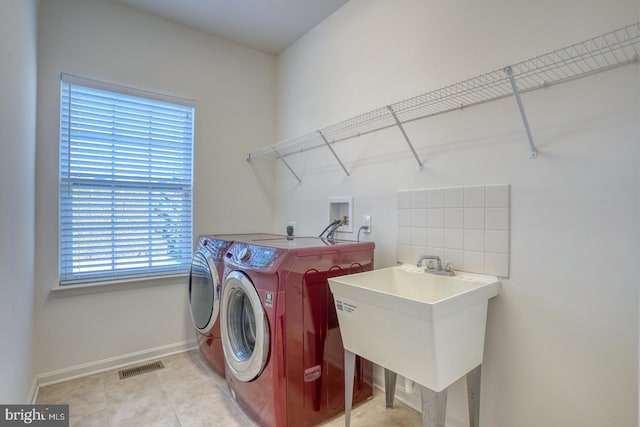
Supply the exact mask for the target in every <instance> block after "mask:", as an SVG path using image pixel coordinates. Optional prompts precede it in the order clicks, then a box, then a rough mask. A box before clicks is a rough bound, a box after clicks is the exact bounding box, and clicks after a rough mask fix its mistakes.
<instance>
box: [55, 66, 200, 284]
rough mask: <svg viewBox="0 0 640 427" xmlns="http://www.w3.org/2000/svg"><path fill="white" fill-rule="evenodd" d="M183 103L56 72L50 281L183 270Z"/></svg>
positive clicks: (188, 192) (189, 127)
mask: <svg viewBox="0 0 640 427" xmlns="http://www.w3.org/2000/svg"><path fill="white" fill-rule="evenodd" d="M193 123H194V108H193V103H192V102H191V101H188V100H182V99H176V98H173V97H166V96H163V95H159V94H149V93H147V92H142V91H137V90H134V89H129V88H123V87H119V86H114V85H109V84H104V83H100V82H94V81H90V80H84V79H79V78H77V77H73V76H69V75H65V74H63V75H62V79H61V92H60V259H59V268H60V284H61V285H68V284H75V283H86V282H92V281H105V280H114V279H123V278H134V277H148V276H155V275H166V274H175V273H181V272H186V271H188V268H189V264H190V261H191V250H192V246H191V245H192V168H193V156H192V153H193Z"/></svg>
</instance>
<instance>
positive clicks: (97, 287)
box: [51, 273, 189, 297]
mask: <svg viewBox="0 0 640 427" xmlns="http://www.w3.org/2000/svg"><path fill="white" fill-rule="evenodd" d="M188 280H189V275H188V274H185V273H180V274H171V275H166V276H156V277H140V278H136V279H125V280H111V281H104V282H95V283H87V284H79V285H64V286H57V287H55V288H51V294H53V295H55V296H56V297H70V296H76V295H87V294H97V293H101V292H113V291H122V290H127V289H139V288H147V287H150V286H165V285H176V284H183V285H184V284H185V283H186V282H187V281H188Z"/></svg>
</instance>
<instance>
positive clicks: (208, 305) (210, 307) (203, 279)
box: [189, 249, 220, 334]
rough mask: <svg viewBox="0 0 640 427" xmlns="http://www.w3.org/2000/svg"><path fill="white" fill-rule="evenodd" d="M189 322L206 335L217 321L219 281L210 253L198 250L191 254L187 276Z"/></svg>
mask: <svg viewBox="0 0 640 427" xmlns="http://www.w3.org/2000/svg"><path fill="white" fill-rule="evenodd" d="M189 305H190V306H191V320H192V321H193V325H194V326H195V327H196V329H197V330H198V331H200V332H201V333H203V334H206V333H207V332H209V331H210V330H211V328H212V327H213V325H214V323H215V322H216V320H217V319H218V313H219V310H220V279H219V278H218V271H217V269H216V266H215V263H214V262H213V258H212V256H211V253H210V252H209V251H208V250H206V249H200V250H198V251H196V252H195V253H194V254H193V259H192V261H191V273H190V274H189Z"/></svg>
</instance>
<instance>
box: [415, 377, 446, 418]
mask: <svg viewBox="0 0 640 427" xmlns="http://www.w3.org/2000/svg"><path fill="white" fill-rule="evenodd" d="M420 392H421V395H422V425H423V427H445V425H444V420H445V418H446V415H447V389H446V388H445V389H444V390H442V391H433V390H430V389H428V388H426V387H425V386H421V387H420Z"/></svg>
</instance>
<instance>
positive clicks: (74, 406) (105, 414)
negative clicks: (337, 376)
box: [36, 351, 422, 427]
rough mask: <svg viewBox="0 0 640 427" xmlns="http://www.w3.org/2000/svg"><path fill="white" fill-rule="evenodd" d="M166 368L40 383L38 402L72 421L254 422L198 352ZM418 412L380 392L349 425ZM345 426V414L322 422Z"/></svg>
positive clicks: (383, 425)
mask: <svg viewBox="0 0 640 427" xmlns="http://www.w3.org/2000/svg"><path fill="white" fill-rule="evenodd" d="M160 360H162V362H163V364H164V366H165V368H164V369H160V370H157V371H153V372H148V373H145V374H141V375H137V376H134V377H130V378H126V379H124V380H121V379H119V377H118V372H117V370H114V371H109V372H103V373H99V374H94V375H90V376H87V377H83V378H79V379H75V380H70V381H66V382H62V383H58V384H53V385H49V386H45V387H41V388H40V390H39V391H38V396H37V402H36V403H39V404H40V403H42V404H56V403H65V404H69V412H70V426H72V427H73V426H81V427H93V426H96V427H116V426H117V427H120V426H123V427H124V426H131V427H146V426H150V427H165V426H166V427H174V426H175V427H192V426H193V427H195V426H203V427H204V426H212V427H214V426H215V427H250V426H255V424H254V423H252V422H251V420H250V419H248V418H247V417H246V416H245V415H244V413H243V412H242V410H240V409H239V408H238V407H237V406H236V404H235V402H234V401H233V400H232V398H231V397H230V395H229V392H228V389H227V386H226V383H225V381H224V378H222V377H220V376H219V375H217V374H216V373H215V372H213V371H211V370H210V369H208V367H207V366H206V365H205V363H204V362H203V361H202V359H201V358H200V356H199V354H198V352H196V351H190V352H186V353H180V354H177V355H173V356H169V357H164V358H162V359H160ZM421 423H422V421H421V416H420V413H418V412H417V411H414V410H413V409H411V408H409V407H407V406H406V405H403V404H402V403H401V402H398V401H396V404H395V407H394V408H392V409H386V408H385V404H384V392H381V391H379V390H375V391H374V396H373V398H372V399H371V400H369V401H367V402H364V403H362V404H360V405H358V406H357V407H355V408H353V411H352V415H351V425H352V426H353V427H364V426H376V427H396V426H397V427H410V426H416V427H417V426H420V425H422V424H421ZM323 426H324V427H340V426H344V416H338V417H336V418H334V419H332V420H329V421H327V422H326V423H325V424H323Z"/></svg>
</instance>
